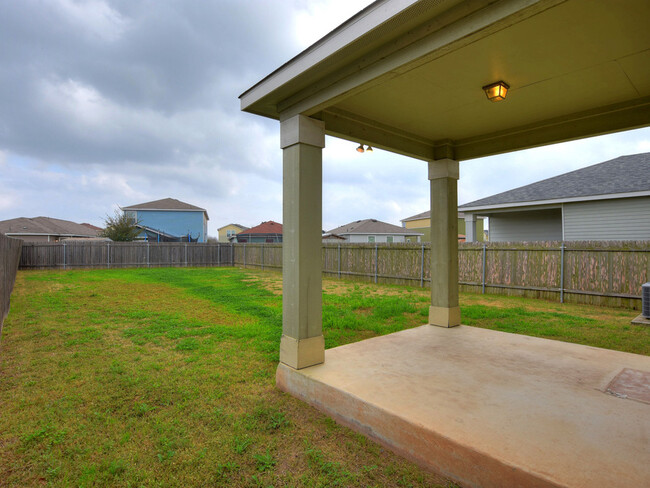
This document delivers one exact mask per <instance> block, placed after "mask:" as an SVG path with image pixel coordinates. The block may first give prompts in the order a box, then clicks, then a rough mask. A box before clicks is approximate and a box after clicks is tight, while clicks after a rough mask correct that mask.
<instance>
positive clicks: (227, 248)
mask: <svg viewBox="0 0 650 488" xmlns="http://www.w3.org/2000/svg"><path fill="white" fill-rule="evenodd" d="M230 265H233V247H232V245H231V244H207V243H191V244H188V243H183V242H151V243H147V242H97V241H88V242H83V241H74V242H65V241H64V242H61V243H34V244H31V243H30V244H24V245H23V253H22V255H21V259H20V268H21V269H77V268H95V269H96V268H157V267H169V266H230Z"/></svg>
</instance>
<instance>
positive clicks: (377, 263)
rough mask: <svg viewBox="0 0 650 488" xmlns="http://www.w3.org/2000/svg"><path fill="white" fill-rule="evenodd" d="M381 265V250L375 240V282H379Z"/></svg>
mask: <svg viewBox="0 0 650 488" xmlns="http://www.w3.org/2000/svg"><path fill="white" fill-rule="evenodd" d="M378 267H379V250H378V249H377V243H376V242H375V283H377V268H378Z"/></svg>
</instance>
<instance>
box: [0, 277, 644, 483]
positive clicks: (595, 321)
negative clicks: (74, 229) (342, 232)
mask: <svg viewBox="0 0 650 488" xmlns="http://www.w3.org/2000/svg"><path fill="white" fill-rule="evenodd" d="M323 288H324V296H323V322H324V324H323V325H324V333H325V341H326V347H328V348H329V347H334V346H337V345H340V344H344V343H348V342H354V341H358V340H362V339H365V338H368V337H372V336H376V335H380V334H386V333H390V332H394V331H397V330H401V329H404V328H408V327H413V326H417V325H421V324H422V323H424V322H425V321H426V316H427V313H428V300H429V298H428V292H427V290H421V289H419V288H409V287H398V286H385V285H384V286H382V285H373V284H359V283H349V282H341V281H332V280H325V281H324V283H323ZM280 291H281V276H280V275H279V274H277V273H269V272H266V273H261V272H251V271H242V270H237V269H232V268H227V269H209V268H201V269H170V268H166V269H150V270H147V269H140V270H137V269H136V270H97V271H68V272H21V273H19V275H18V279H17V283H16V287H15V290H14V293H13V295H12V308H11V312H10V314H9V317H8V319H7V321H6V322H5V326H4V329H3V331H2V338H1V340H0V460H1V462H0V486H16V487H18V486H21V487H22V486H41V485H46V486H147V487H149V486H261V487H268V486H275V487H280V486H432V487H451V486H455V485H453V484H452V483H450V482H448V481H446V480H444V479H443V478H440V477H438V476H436V475H434V474H431V473H428V472H426V471H423V470H421V469H419V468H418V467H416V466H414V465H412V464H410V463H408V462H406V461H404V460H402V459H401V458H399V457H397V456H395V455H393V454H392V453H390V452H389V451H386V450H385V449H383V448H381V447H380V446H378V445H376V444H374V443H372V442H370V441H367V440H366V439H365V438H364V437H362V436H360V435H357V434H355V433H353V432H352V431H350V430H348V429H346V428H343V427H340V426H338V425H337V424H335V423H334V422H332V421H331V420H329V419H328V418H326V417H325V416H323V415H321V414H320V413H318V412H317V411H316V410H314V409H313V408H311V407H309V406H307V405H305V404H303V403H301V402H299V401H297V400H295V399H293V398H292V397H290V396H288V395H285V394H283V393H281V392H279V391H278V390H276V389H275V387H274V373H275V367H276V364H277V360H278V348H279V340H280V335H281V327H282V325H281V324H282V305H281V295H280ZM461 307H462V313H463V323H465V324H468V325H474V326H478V327H487V328H493V329H498V330H504V331H508V332H516V333H523V334H529V335H536V336H540V337H549V338H553V339H558V340H564V341H571V342H579V343H583V344H589V345H593V346H598V347H607V348H611V349H618V350H623V351H629V352H635V353H640V354H650V329H648V328H643V327H636V326H632V325H630V323H629V322H630V320H631V318H633V317H634V316H635V315H636V313H635V312H634V311H624V310H614V309H604V308H596V307H587V306H580V305H566V304H565V305H559V304H554V303H549V302H541V301H536V300H529V299H520V298H508V297H496V296H485V295H470V294H464V295H462V296H461Z"/></svg>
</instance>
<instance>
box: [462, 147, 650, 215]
mask: <svg viewBox="0 0 650 488" xmlns="http://www.w3.org/2000/svg"><path fill="white" fill-rule="evenodd" d="M645 191H650V153H642V154H632V155H629V156H620V157H618V158H616V159H612V160H610V161H605V162H603V163H599V164H594V165H593V166H588V167H586V168H582V169H578V170H575V171H571V172H569V173H565V174H562V175H559V176H554V177H552V178H548V179H546V180H542V181H538V182H536V183H531V184H530V185H526V186H522V187H519V188H515V189H514V190H509V191H506V192H503V193H498V194H496V195H492V196H489V197H486V198H482V199H480V200H475V201H473V202H469V203H466V204H464V205H461V206H459V207H458V208H459V209H463V208H473V207H483V206H492V205H506V204H509V203H521V202H538V201H546V200H564V199H568V198H579V197H591V196H597V195H610V194H617V193H637V192H645Z"/></svg>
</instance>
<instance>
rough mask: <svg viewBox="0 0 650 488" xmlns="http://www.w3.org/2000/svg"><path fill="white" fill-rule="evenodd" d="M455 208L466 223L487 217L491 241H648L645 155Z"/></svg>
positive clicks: (649, 186)
mask: <svg viewBox="0 0 650 488" xmlns="http://www.w3.org/2000/svg"><path fill="white" fill-rule="evenodd" d="M459 208H460V209H462V210H463V211H464V212H465V215H466V219H467V217H468V216H470V217H471V216H476V215H483V216H487V217H488V218H489V219H490V221H489V222H490V241H493V242H503V241H560V240H565V241H581V240H599V241H600V240H646V239H650V153H643V154H633V155H630V156H621V157H618V158H616V159H612V160H610V161H605V162H604V163H600V164H595V165H593V166H588V167H586V168H582V169H579V170H576V171H571V172H570V173H565V174H562V175H559V176H555V177H553V178H548V179H546V180H542V181H538V182H537V183H532V184H530V185H526V186H522V187H520V188H515V189H514V190H510V191H506V192H503V193H499V194H497V195H493V196H490V197H487V198H482V199H480V200H476V201H475V202H470V203H467V204H465V205H462V206H460V207H459ZM468 240H469V239H468Z"/></svg>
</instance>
